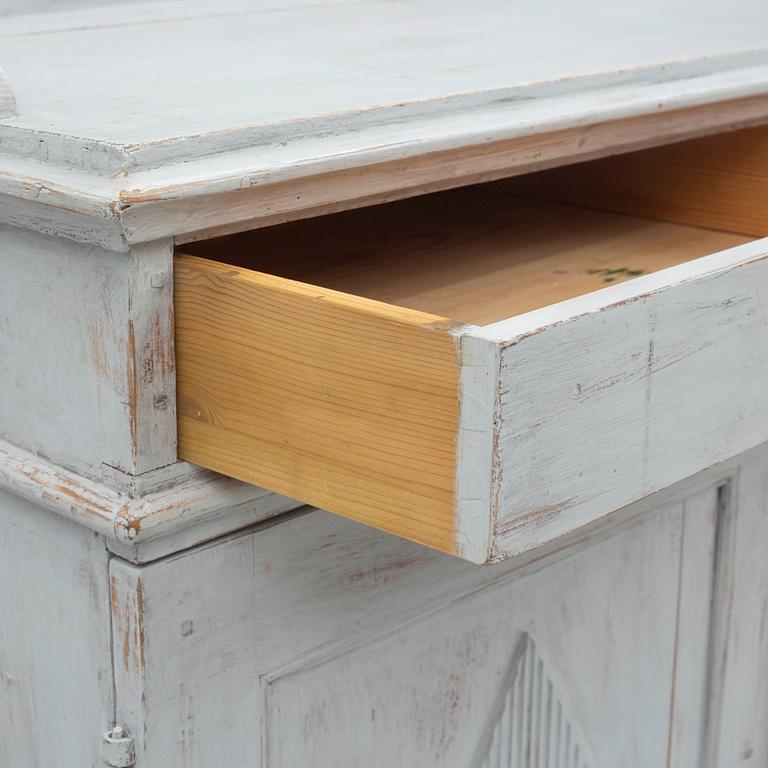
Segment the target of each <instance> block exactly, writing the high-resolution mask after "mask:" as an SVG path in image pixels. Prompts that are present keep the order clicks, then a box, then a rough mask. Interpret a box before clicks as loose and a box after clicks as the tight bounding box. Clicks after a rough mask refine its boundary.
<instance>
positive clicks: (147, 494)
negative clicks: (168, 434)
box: [0, 441, 298, 562]
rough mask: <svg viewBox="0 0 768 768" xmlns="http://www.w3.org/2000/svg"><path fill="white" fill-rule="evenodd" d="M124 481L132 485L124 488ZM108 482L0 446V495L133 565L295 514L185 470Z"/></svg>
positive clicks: (276, 501)
mask: <svg viewBox="0 0 768 768" xmlns="http://www.w3.org/2000/svg"><path fill="white" fill-rule="evenodd" d="M129 478H130V479H131V480H132V482H131V483H130V485H125V482H126V480H128V479H129ZM110 479H111V480H112V482H111V483H110V484H109V485H106V484H103V483H98V482H95V481H93V480H88V479H87V478H84V477H82V476H80V475H78V474H76V473H74V472H70V471H68V470H66V469H63V468H62V467H59V466H56V465H55V464H52V463H51V462H49V461H46V460H45V459H41V458H39V457H38V456H35V455H33V454H31V453H28V452H27V451H23V450H21V449H19V448H17V447H15V446H13V445H10V444H9V443H5V442H3V441H0V491H4V492H8V493H11V494H13V495H15V496H18V497H20V498H22V499H25V500H27V501H29V502H31V503H32V504H34V505H36V506H38V507H41V508H43V509H45V510H48V511H49V512H53V513H55V514H56V515H59V516H61V517H64V518H66V519H68V520H70V521H72V522H75V523H77V524H79V525H81V526H83V527H85V528H87V529H90V530H91V531H94V532H95V533H99V534H101V535H102V536H104V537H105V539H106V544H107V546H108V547H109V548H110V549H111V550H112V551H114V552H115V553H117V554H119V555H121V556H122V557H124V558H126V559H128V560H132V561H134V562H145V561H147V560H152V559H155V558H158V557H162V556H164V555H167V554H169V553H171V552H175V551H178V550H180V549H184V548H186V547H190V546H193V545H195V544H199V543H200V542H202V541H207V540H209V539H212V538H215V537H216V536H220V535H222V534H224V533H229V532H231V531H233V530H237V529H238V528H242V527H245V526H248V525H252V524H254V523H257V522H260V521H262V520H265V519H267V518H269V517H273V516H275V515H278V514H279V513H281V512H286V511H288V510H290V509H294V508H296V507H297V506H298V503H297V502H296V501H293V500H292V499H287V498H285V497H283V496H278V495H277V494H274V493H269V492H267V491H264V490H262V489H261V488H257V487H255V486H253V485H248V484H246V483H241V482H239V481H238V480H233V479H232V478H229V477H224V476H222V475H217V474H215V473H214V472H208V471H207V470H203V469H200V468H199V467H194V466H192V465H189V464H182V463H180V464H178V465H176V466H175V467H174V468H173V469H171V468H164V469H163V470H160V471H158V472H153V473H147V474H145V475H142V476H139V477H138V478H134V477H133V476H127V475H124V476H122V477H120V478H114V477H112V478H110ZM115 480H119V483H118V482H115ZM137 481H138V482H137ZM116 485H117V486H118V488H119V490H115V486H116Z"/></svg>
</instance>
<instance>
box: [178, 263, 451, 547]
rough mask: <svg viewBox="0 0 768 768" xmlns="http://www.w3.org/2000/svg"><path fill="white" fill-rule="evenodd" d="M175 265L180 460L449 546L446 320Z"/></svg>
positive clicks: (228, 270) (233, 270)
mask: <svg viewBox="0 0 768 768" xmlns="http://www.w3.org/2000/svg"><path fill="white" fill-rule="evenodd" d="M175 271H176V279H175V291H176V294H175V302H176V353H177V387H178V401H179V455H180V457H181V458H183V459H185V460H187V461H191V462H193V463H196V464H201V465H203V466H205V467H208V468H209V469H213V470H215V471H217V472H222V473H224V474H227V475H230V476H232V477H236V478H238V479H240V480H244V481H247V482H251V483H255V484H257V485H261V486H264V487H266V488H269V489H270V490H273V491H277V492H278V493H282V494H285V495H287V496H291V497H293V498H296V499H299V500H301V501H303V502H306V503H309V504H313V505H315V506H319V507H323V508H325V509H328V510H331V511H333V512H336V513H339V514H342V515H345V516H348V517H351V518H353V519H356V520H359V521H361V522H364V523H367V524H369V525H373V526H375V527H377V528H381V529H382V530H385V531H389V532H391V533H395V534H398V535H400V536H404V537H406V538H409V539H412V540H414V541H418V542H420V543H423V544H427V545H429V546H432V547H435V548H437V549H441V550H443V551H446V552H454V551H455V538H456V537H455V520H454V517H455V495H456V437H457V432H458V420H459V415H458V412H459V361H458V350H457V344H456V341H455V340H454V334H453V332H452V331H451V330H450V329H449V328H448V327H447V326H445V325H444V324H442V320H443V318H439V317H436V316H433V315H429V314H426V313H422V312H414V311H411V310H405V309H400V308H397V307H392V306H389V305H386V304H381V303H379V302H374V301H370V300H367V299H359V298H356V297H353V296H348V295H346V294H342V293H337V292H334V291H329V290H325V289H322V288H318V287H315V286H309V285H305V284H302V283H297V282H294V281H291V280H285V279H283V278H278V277H274V276H270V275H264V274H261V273H257V272H253V271H250V270H246V269H240V268H237V267H232V266H229V265H225V264H221V263H218V262H214V261H208V260H206V259H201V258H197V257H192V256H185V255H180V256H177V258H176V267H175Z"/></svg>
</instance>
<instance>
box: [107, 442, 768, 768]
mask: <svg viewBox="0 0 768 768" xmlns="http://www.w3.org/2000/svg"><path fill="white" fill-rule="evenodd" d="M764 458H765V454H764V452H763V454H762V459H764ZM721 471H722V470H721ZM726 471H727V470H726ZM719 477H721V474H719V473H709V475H708V477H706V478H702V479H699V480H697V481H696V482H695V483H694V484H691V483H688V484H687V486H684V487H682V488H680V489H675V493H673V494H669V493H668V494H667V495H666V498H661V499H658V498H657V499H655V500H654V502H653V503H650V502H641V503H640V505H639V506H636V507H635V508H632V509H630V510H627V511H626V513H625V514H624V515H623V516H622V518H621V519H619V520H616V521H614V522H613V523H612V524H611V525H609V526H605V525H604V526H603V528H602V530H598V529H595V528H594V527H593V529H592V530H591V531H589V532H587V533H586V535H584V536H578V537H577V536H570V537H567V538H565V539H564V540H562V541H561V542H559V543H558V546H557V547H554V546H550V547H549V548H548V550H546V551H544V552H542V553H537V556H536V557H532V556H529V557H525V556H524V557H522V558H519V559H518V560H516V561H510V562H507V563H503V564H497V565H495V566H490V567H487V568H482V569H480V568H476V567H473V566H471V565H469V564H467V563H465V562H462V561H460V560H457V559H454V558H451V557H449V556H446V555H442V554H439V553H435V552H431V551H429V550H425V549H424V548H421V547H419V546H418V545H414V544H411V543H409V542H406V541H403V540H400V539H397V538H395V537H392V536H388V535H386V534H383V533H379V532H376V531H372V530H370V529H368V528H366V527H364V526H361V525H358V524H356V523H353V522H350V521H347V520H344V519H341V518H338V517H335V516H333V515H328V514H326V513H322V512H314V513H311V514H309V515H305V516H303V517H301V518H296V519H294V520H291V521H286V522H282V523H279V524H277V525H274V526H272V527H269V528H267V529H256V530H252V531H248V532H244V533H242V534H239V535H235V536H233V537H230V538H227V539H224V540H219V541H216V542H214V543H211V544H210V545H207V546H204V547H201V548H197V549H195V550H192V551H189V552H186V553H182V554H180V555H177V556H173V557H171V558H166V559H164V560H162V561H160V562H157V563H154V564H149V565H147V566H144V567H142V568H136V567H133V566H129V565H126V564H125V563H123V562H121V561H119V560H113V561H112V565H111V574H112V587H113V592H114V593H115V596H116V598H115V599H116V605H117V606H118V609H117V612H116V624H115V649H116V661H117V663H116V680H117V700H118V719H119V720H120V721H121V722H123V723H124V724H126V725H127V726H128V727H129V728H130V730H131V732H132V733H134V734H137V743H136V749H137V755H138V756H139V758H138V765H153V764H156V763H157V764H162V765H165V766H169V768H172V767H173V766H186V765H192V764H194V765H199V766H202V767H203V768H208V766H211V767H212V766H214V765H221V764H222V763H225V764H228V765H229V764H231V765H240V764H248V765H252V766H265V768H266V766H269V768H283V767H284V766H285V768H288V767H289V766H290V767H291V768H293V766H297V765H301V766H304V767H306V768H325V766H329V767H330V766H334V768H335V767H336V766H339V765H344V766H361V767H362V766H366V768H377V766H382V767H383V766H392V765H403V766H406V765H408V766H411V765H430V766H435V768H438V767H441V768H467V766H470V765H473V763H472V761H473V760H478V759H479V757H478V756H484V755H486V754H487V748H488V738H487V736H488V732H489V731H493V730H494V729H495V725H496V723H497V720H498V716H499V711H498V710H499V707H498V706H497V703H498V702H497V696H496V693H497V692H498V691H499V688H500V686H501V685H503V682H504V675H505V671H507V670H509V668H510V664H511V663H513V661H514V657H515V652H516V648H517V647H518V646H519V643H520V641H521V637H523V636H524V635H528V636H529V637H530V638H533V641H534V642H535V645H536V648H537V656H538V657H539V658H540V659H542V660H546V677H547V680H548V681H549V682H551V684H552V689H553V691H556V692H557V699H558V700H559V701H560V703H561V706H562V711H563V713H567V718H568V720H569V722H570V723H571V725H572V732H573V733H574V734H576V733H578V737H579V741H580V743H581V744H582V750H583V752H582V753H581V754H582V756H586V755H585V753H587V752H588V753H589V756H590V757H592V758H593V760H590V762H589V765H590V766H597V767H598V768H602V767H603V766H605V768H608V767H609V766H610V767H611V768H613V766H618V765H628V766H629V765H632V766H635V765H638V766H639V765H642V766H648V768H656V767H657V766H658V768H665V767H666V766H667V765H668V764H670V765H674V766H677V765H686V764H690V763H674V762H671V763H668V762H667V758H668V756H670V757H671V756H672V755H673V754H686V753H687V754H688V755H690V754H691V753H690V752H689V751H688V750H689V748H690V747H691V746H694V747H698V742H697V738H698V737H699V736H700V734H701V730H702V728H703V722H704V717H705V714H704V705H703V701H702V695H703V693H702V692H703V690H704V689H705V688H706V686H707V684H708V683H707V681H708V680H709V673H708V670H707V653H708V647H709V626H710V616H711V607H710V606H708V603H707V600H706V594H707V590H706V588H705V589H704V590H702V585H705V586H706V585H708V584H710V583H711V581H712V573H713V568H714V552H713V549H712V547H711V543H712V541H713V538H714V528H715V520H716V516H715V515H714V514H713V511H714V509H715V507H716V499H717V481H718V478H719ZM687 499H690V500H692V501H690V502H689V501H687ZM297 563H300V564H301V567H296V564H297ZM705 606H706V607H705ZM702 611H703V612H704V615H702V613H701V612H702ZM700 616H701V621H700V620H699V617H700ZM689 619H692V620H691V623H690V624H688V622H689ZM700 625H701V626H703V631H701V632H699V631H698V629H699V628H700ZM681 627H683V628H684V629H685V630H690V632H689V634H685V632H684V631H681ZM684 656H686V657H687V659H688V661H687V662H683V661H682V659H683V657H684ZM684 663H687V664H688V666H687V667H685V668H684ZM542 666H543V665H542ZM675 681H677V682H675ZM683 681H687V682H685V683H684V682H683ZM676 685H685V686H686V692H684V694H683V693H680V692H677V693H675V691H676ZM752 685H753V687H754V683H753V684H752ZM535 689H536V686H534V687H533V690H534V693H535ZM678 695H685V696H686V697H687V698H685V701H686V702H687V703H688V704H689V705H690V706H689V707H688V708H687V709H686V711H685V713H684V716H685V717H686V718H687V719H688V720H687V722H688V725H687V728H686V729H683V728H682V727H681V725H680V719H681V717H683V714H676V713H677V709H676V708H675V698H674V697H675V696H678ZM677 701H678V702H679V699H678V700H677ZM542 703H544V702H542ZM537 722H538V721H537ZM540 722H541V723H542V724H543V723H544V722H545V721H544V720H543V719H542V720H541V721H540ZM671 723H674V725H670V724H671ZM640 724H641V725H640ZM670 728H672V730H670ZM535 734H536V738H535V739H534V740H533V747H534V749H538V750H540V751H541V752H543V751H544V750H545V749H546V748H548V744H549V742H548V741H546V740H543V739H542V738H541V735H540V731H539V730H536V731H535ZM678 740H680V743H679V744H678ZM553 754H554V753H553ZM476 764H477V763H476ZM530 764H532V765H534V764H536V763H535V762H532V763H530ZM564 764H565V765H568V763H564ZM516 765H517V763H514V762H512V763H500V766H502V768H512V767H513V766H516ZM522 765H528V763H522Z"/></svg>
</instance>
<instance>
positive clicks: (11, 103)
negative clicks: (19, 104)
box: [0, 69, 16, 117]
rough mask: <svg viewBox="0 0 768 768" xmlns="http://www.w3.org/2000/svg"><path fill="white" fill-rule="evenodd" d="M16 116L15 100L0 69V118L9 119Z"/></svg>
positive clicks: (8, 83)
mask: <svg viewBox="0 0 768 768" xmlns="http://www.w3.org/2000/svg"><path fill="white" fill-rule="evenodd" d="M15 114H16V99H15V97H14V95H13V90H12V89H11V84H10V82H8V78H7V77H6V75H5V72H3V70H2V69H0V117H10V116H11V115H15Z"/></svg>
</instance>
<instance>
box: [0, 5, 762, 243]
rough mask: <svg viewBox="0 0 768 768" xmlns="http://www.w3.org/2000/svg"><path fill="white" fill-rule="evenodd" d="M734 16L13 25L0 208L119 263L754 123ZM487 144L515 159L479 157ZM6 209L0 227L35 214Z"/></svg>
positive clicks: (756, 107)
mask: <svg viewBox="0 0 768 768" xmlns="http://www.w3.org/2000/svg"><path fill="white" fill-rule="evenodd" d="M737 6H738V7H736V8H734V7H733V6H731V5H729V6H728V8H724V7H723V6H722V5H721V4H720V3H716V2H714V1H710V2H707V3H704V4H702V3H701V2H694V0H685V2H681V3H676V4H675V5H674V6H673V7H669V5H668V4H666V3H662V2H660V0H653V2H651V3H644V4H641V5H638V6H637V7H633V8H627V9H626V10H625V12H624V13H623V14H622V15H618V14H616V13H614V11H613V9H612V8H611V7H610V6H608V5H606V4H605V3H604V2H602V0H582V2H580V3H576V4H574V3H555V4H550V5H548V6H546V7H545V6H542V5H541V3H537V2H533V1H528V2H522V3H521V2H518V3H514V4H509V3H502V2H497V1H496V0H483V2H482V3H480V4H479V5H478V4H477V3H474V4H472V5H471V6H469V5H467V4H466V3H463V2H460V1H459V0H449V1H448V2H444V1H442V0H441V1H440V2H437V0H429V1H428V2H421V3H404V2H395V3H390V2H377V1H376V0H371V1H367V2H365V1H364V2H355V1H352V0H341V1H340V2H331V3H329V2H317V1H314V2H308V3H304V2H296V3H290V4H283V5H281V6H280V7H275V6H274V5H273V4H271V3H268V2H266V0H260V2H256V3H244V2H243V1H242V0H224V2H222V3H218V4H216V6H215V7H214V6H212V5H211V4H210V3H206V2H200V1H198V2H192V3H184V4H175V3H168V2H143V3H138V4H130V5H120V4H117V5H113V4H109V5H108V6H105V7H103V8H98V9H92V8H89V9H88V10H87V11H85V10H83V9H78V8H70V9H68V10H67V9H64V10H61V11H59V12H55V13H53V12H51V13H46V14H34V15H11V16H9V17H8V18H7V19H4V22H3V29H2V30H0V40H2V54H3V66H4V67H5V69H6V71H7V73H8V74H9V77H10V80H11V81H12V82H13V83H14V87H15V89H16V93H17V98H18V99H19V100H20V103H21V104H22V105H23V109H21V110H20V114H18V115H15V116H8V117H4V118H0V141H1V142H2V147H3V152H2V154H1V155H0V194H4V195H7V196H9V197H10V198H12V199H16V198H18V199H27V200H28V199H30V198H31V199H33V200H35V201H36V202H37V203H38V206H37V207H38V209H39V210H37V211H36V212H35V215H34V216H32V217H30V218H29V219H28V225H29V226H37V227H43V226H47V227H53V226H54V221H55V220H56V219H57V218H61V216H62V211H65V210H67V211H72V216H71V221H69V224H68V226H66V227H65V226H64V225H63V223H60V225H59V226H61V227H62V230H63V231H64V232H66V233H67V234H68V235H69V236H72V237H75V238H78V239H84V240H89V241H92V242H98V243H100V244H102V245H107V244H119V243H121V242H122V243H126V242H132V243H137V242H143V241H148V240H152V239H158V238H163V237H173V236H184V237H189V236H195V235H194V233H199V232H201V231H208V230H211V229H216V228H219V229H220V228H222V227H230V228H231V227H240V228H241V229H242V228H244V227H246V226H248V225H255V224H256V223H261V224H263V223H265V220H267V219H269V220H272V221H274V220H277V218H279V217H283V218H286V217H289V218H290V217H297V216H302V215H307V214H309V213H311V212H316V211H317V210H319V209H323V210H330V209H334V208H339V207H350V206H353V205H360V204H361V203H363V202H365V201H366V200H367V201H371V200H374V199H377V200H381V199H384V198H386V197H390V198H391V197H402V196H405V195H408V194H413V193H415V192H416V191H424V190H425V189H428V188H431V189H434V188H436V187H438V186H442V187H447V186H455V185H456V184H461V183H468V182H469V181H472V180H480V179H481V178H489V177H492V176H494V175H495V176H499V175H503V174H509V173H512V172H519V171H520V170H524V169H525V167H528V168H530V167H531V166H532V165H533V164H535V163H538V164H539V165H541V164H546V163H549V164H552V163H554V162H564V161H565V160H567V159H573V158H575V157H587V156H590V155H597V154H606V153H609V152H614V151H618V150H620V149H627V148H630V147H635V146H639V145H641V144H648V143H650V144H653V143H656V144H658V143H661V142H664V141H669V140H672V139H673V138H682V137H684V136H692V135H695V134H697V133H700V132H711V131H713V130H716V129H718V128H725V127H729V126H732V125H734V124H746V123H749V122H752V121H755V120H763V121H764V120H766V119H768V99H766V95H767V94H768V50H767V49H766V47H765V42H764V41H765V34H766V29H768V12H767V11H766V9H765V6H764V4H763V3H761V2H759V0H739V2H738V3H737ZM692 15H695V17H696V19H697V24H696V25H695V26H693V25H691V24H690V18H691V17H692ZM660 17H663V18H664V24H663V25H659V23H658V19H659V18H660ZM457 29H461V30H462V34H461V35H460V36H459V37H458V38H457V36H456V30H457ZM542 34H546V35H547V42H546V46H547V49H548V50H549V51H550V53H551V55H548V56H541V55H540V53H541V50H542V42H541V35H542ZM596 36H597V40H599V41H602V40H604V39H614V38H615V39H619V40H621V45H615V46H605V45H600V44H595V42H596ZM222 40H226V41H227V45H226V48H225V49H222V45H221V41H222ZM190 50H193V51H194V52H195V55H194V56H193V57H190V56H188V55H186V52H187V51H190ZM330 51H332V52H333V55H330V53H329V52H330ZM86 52H87V55H86ZM510 52H514V55H511V53H510ZM425 53H428V55H425ZM62 60H66V62H67V66H66V67H62V66H59V62H61V61H62ZM116 67H117V69H116ZM116 71H119V72H120V73H121V76H120V77H119V78H116V77H115V72H116ZM748 98H752V99H753V100H752V101H751V102H749V103H746V102H743V101H742V102H740V103H739V102H737V101H735V100H738V99H748ZM725 102H731V103H728V104H727V105H725ZM211 105H215V108H212V106H211ZM685 110H688V112H687V113H686V116H685V118H684V119H682V117H681V116H682V114H683V111H685ZM702 110H703V111H702ZM553 135H557V136H558V138H557V139H556V140H555V141H552V136H553ZM504 141H507V142H517V144H515V145H514V146H508V147H507V148H506V150H505V151H501V150H497V151H496V152H495V153H491V156H488V153H487V151H486V150H487V148H488V147H489V146H490V144H492V143H493V142H504ZM531 141H532V142H533V146H531ZM441 152H442V153H448V154H447V155H444V156H439V155H437V154H435V153H441ZM429 157H433V158H434V160H433V161H432V162H430V161H429V159H428V158H429ZM377 164H378V165H377ZM526 164H527V166H526ZM377 168H378V170H377ZM350 173H351V174H352V175H353V176H354V177H351V176H350ZM57 199H58V201H59V202H58V204H56V207H54V201H55V200H57ZM62 201H64V205H63V206H62V204H61V203H62ZM33 207H34V206H33ZM8 208H9V212H8V213H7V214H6V215H8V216H13V217H15V219H14V220H15V221H16V222H17V223H21V221H22V219H24V217H26V216H28V215H29V214H30V213H31V211H30V209H28V208H26V207H24V208H13V206H11V205H9V206H8ZM83 209H92V210H91V212H90V213H85V212H84V211H83ZM270 217H272V218H271V219H270ZM246 222H248V224H246ZM96 238H98V239H96Z"/></svg>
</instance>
